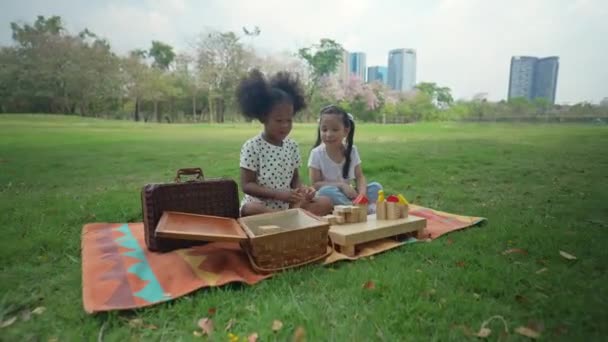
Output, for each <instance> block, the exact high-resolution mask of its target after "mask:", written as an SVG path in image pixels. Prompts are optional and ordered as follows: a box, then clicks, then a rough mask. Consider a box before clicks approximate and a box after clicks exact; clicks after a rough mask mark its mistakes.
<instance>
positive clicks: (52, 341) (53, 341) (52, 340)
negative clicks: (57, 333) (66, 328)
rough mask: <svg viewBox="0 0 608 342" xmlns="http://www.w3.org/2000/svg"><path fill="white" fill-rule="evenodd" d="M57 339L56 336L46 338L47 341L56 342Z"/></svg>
mask: <svg viewBox="0 0 608 342" xmlns="http://www.w3.org/2000/svg"><path fill="white" fill-rule="evenodd" d="M57 341H59V338H57V337H51V338H49V339H48V340H47V342H57Z"/></svg>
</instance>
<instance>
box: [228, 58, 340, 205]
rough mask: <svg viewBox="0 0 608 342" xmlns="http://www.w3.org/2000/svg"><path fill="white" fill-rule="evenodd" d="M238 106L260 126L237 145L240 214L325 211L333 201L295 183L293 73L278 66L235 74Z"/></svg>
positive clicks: (300, 95) (296, 85) (298, 98)
mask: <svg viewBox="0 0 608 342" xmlns="http://www.w3.org/2000/svg"><path fill="white" fill-rule="evenodd" d="M236 97H237V100H238V104H239V107H240V109H241V111H242V113H243V115H245V116H246V117H248V118H250V119H256V120H258V121H260V122H261V123H262V124H263V125H264V130H263V131H262V132H261V133H259V134H258V135H256V136H254V137H252V138H250V139H249V140H247V141H246V142H245V143H244V144H243V146H242V148H241V156H240V170H241V188H242V190H243V192H244V194H245V196H244V197H243V201H242V203H241V216H249V215H256V214H262V213H267V212H273V211H279V210H285V209H288V208H295V207H301V208H302V209H305V210H308V211H310V212H311V213H313V214H316V215H319V216H323V215H327V214H329V213H330V212H331V211H332V209H333V206H332V204H331V200H330V199H329V198H328V197H324V196H315V189H314V188H312V187H308V186H304V185H302V184H301V183H300V177H299V172H298V169H299V167H300V165H301V159H300V150H299V147H298V144H297V143H296V142H295V141H293V140H292V139H290V138H289V137H288V136H289V133H290V132H291V129H292V124H293V117H294V115H295V114H296V113H297V112H299V111H300V110H302V109H303V108H304V107H305V106H306V103H305V99H304V92H303V90H302V87H301V85H300V82H299V79H298V78H297V76H295V75H292V74H290V73H288V72H279V73H277V74H276V75H274V76H273V77H272V78H270V80H267V79H266V77H264V75H263V74H262V73H261V72H260V71H259V70H257V69H254V70H252V71H251V72H250V73H249V74H248V76H247V77H246V78H244V79H242V80H241V82H240V84H239V85H238V87H237V90H236Z"/></svg>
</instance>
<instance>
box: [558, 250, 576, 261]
mask: <svg viewBox="0 0 608 342" xmlns="http://www.w3.org/2000/svg"><path fill="white" fill-rule="evenodd" d="M559 255H561V256H563V257H564V258H566V259H568V260H576V257H575V256H574V255H572V254H570V253H566V252H564V251H559Z"/></svg>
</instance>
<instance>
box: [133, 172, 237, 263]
mask: <svg viewBox="0 0 608 342" xmlns="http://www.w3.org/2000/svg"><path fill="white" fill-rule="evenodd" d="M184 176H194V179H184ZM141 203H142V212H143V219H144V237H145V241H146V246H147V247H148V249H149V250H151V251H156V252H168V251H171V250H175V249H178V248H186V247H190V246H193V245H197V244H202V243H205V242H203V241H195V240H190V241H188V240H176V239H166V238H161V237H157V236H156V234H155V231H156V226H157V224H158V221H159V220H160V218H161V216H162V215H163V212H165V211H179V212H185V213H192V214H202V215H214V216H220V217H228V218H233V219H236V218H238V217H239V197H238V186H237V184H236V182H235V181H234V180H231V179H207V180H205V179H204V175H203V170H202V169H201V168H188V169H179V170H178V171H177V175H176V177H175V181H174V182H173V183H160V184H147V185H145V186H144V187H143V189H142V191H141Z"/></svg>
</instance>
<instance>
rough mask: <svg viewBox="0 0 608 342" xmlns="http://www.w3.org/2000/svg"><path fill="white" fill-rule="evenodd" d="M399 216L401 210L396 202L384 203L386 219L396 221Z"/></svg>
mask: <svg viewBox="0 0 608 342" xmlns="http://www.w3.org/2000/svg"><path fill="white" fill-rule="evenodd" d="M400 216H401V210H400V208H399V206H398V205H397V202H386V219H387V220H396V219H398V218H399V217H400Z"/></svg>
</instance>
